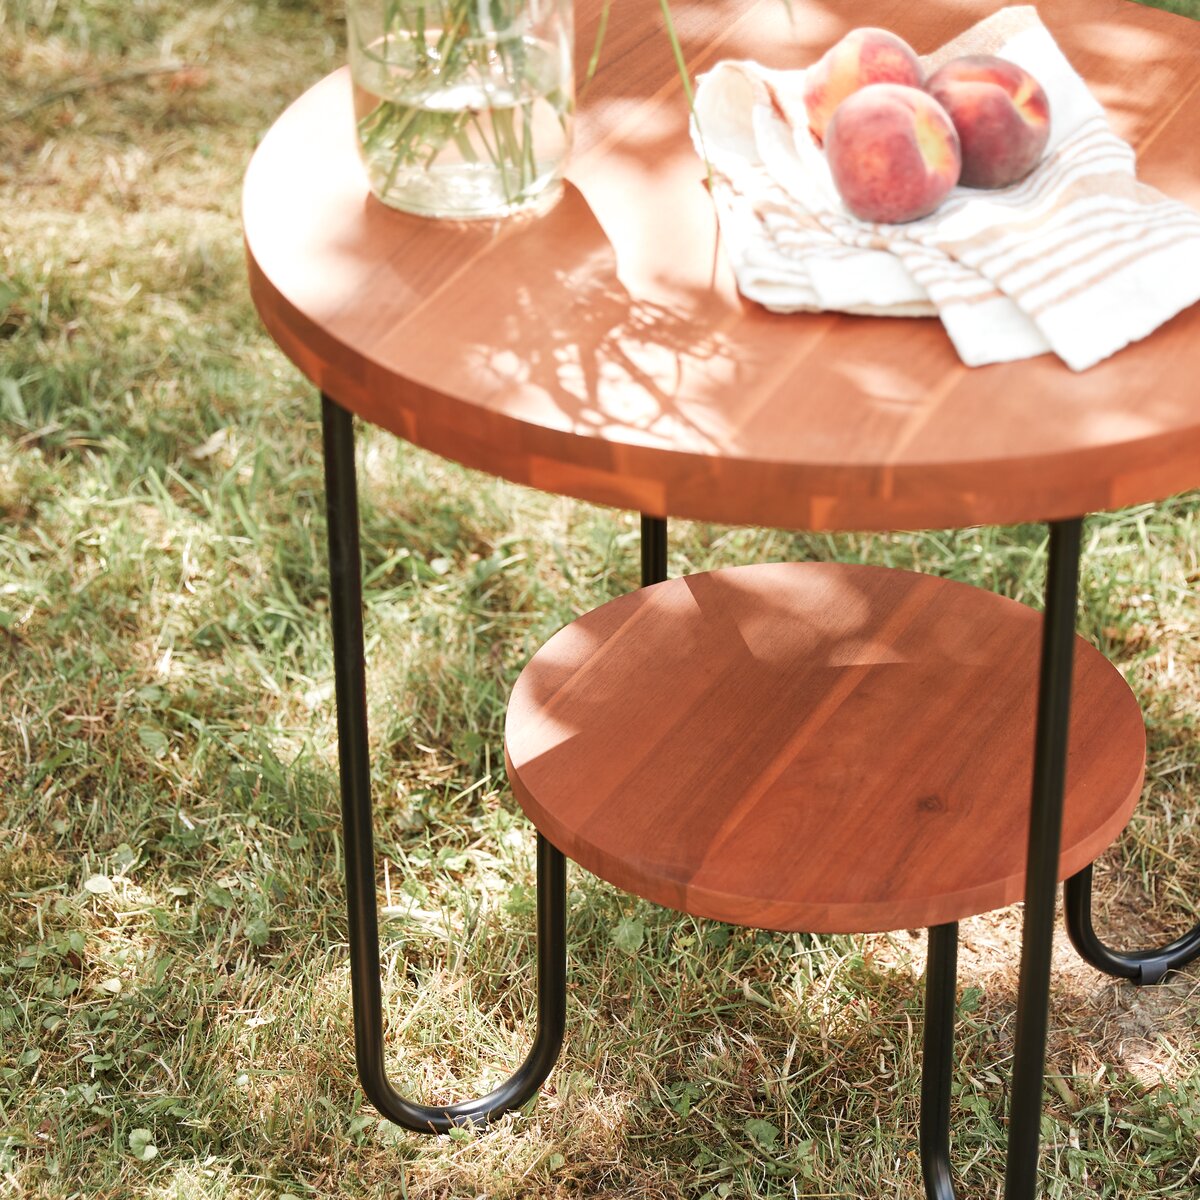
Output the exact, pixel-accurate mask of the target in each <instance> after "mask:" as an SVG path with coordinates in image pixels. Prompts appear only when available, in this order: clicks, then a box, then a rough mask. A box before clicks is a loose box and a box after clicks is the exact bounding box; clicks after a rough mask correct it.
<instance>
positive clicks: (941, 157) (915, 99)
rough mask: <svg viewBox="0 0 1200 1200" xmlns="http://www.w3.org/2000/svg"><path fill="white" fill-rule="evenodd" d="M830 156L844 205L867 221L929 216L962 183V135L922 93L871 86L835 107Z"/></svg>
mask: <svg viewBox="0 0 1200 1200" xmlns="http://www.w3.org/2000/svg"><path fill="white" fill-rule="evenodd" d="M825 154H826V158H827V159H828V160H829V170H830V172H831V173H832V175H833V182H834V183H835V184H836V185H837V189H838V192H839V193H840V194H841V197H842V199H843V200H844V201H845V203H846V207H847V208H848V209H849V210H850V211H851V212H852V213H853V214H854V215H855V216H856V217H860V218H861V219H862V220H864V221H884V222H887V223H888V224H898V223H899V222H901V221H915V220H916V219H917V218H918V217H924V216H928V214H929V213H931V212H933V210H934V209H935V208H937V206H938V205H939V204H941V202H942V201H943V200H944V199H945V198H946V196H947V195H948V194H949V192H950V189H951V188H952V187H954V185H955V184H956V183H957V182H958V174H959V170H960V169H961V166H962V159H961V157H960V155H959V148H958V134H956V133H955V132H954V126H953V125H952V124H951V122H950V118H949V117H948V116H947V115H946V113H945V112H944V111H943V109H942V107H941V105H940V104H938V102H937V101H936V100H934V99H933V98H932V97H931V96H929V95H927V94H926V93H925V92H922V91H919V90H918V89H917V88H911V87H902V86H901V85H899V84H895V83H873V84H871V85H870V86H869V87H865V88H863V89H862V90H861V91H857V92H855V93H854V95H852V96H849V97H847V98H846V99H845V100H843V101H842V103H841V104H839V105H838V109H837V111H836V112H835V113H834V114H833V120H831V121H830V122H829V128H828V129H827V130H826V132H825Z"/></svg>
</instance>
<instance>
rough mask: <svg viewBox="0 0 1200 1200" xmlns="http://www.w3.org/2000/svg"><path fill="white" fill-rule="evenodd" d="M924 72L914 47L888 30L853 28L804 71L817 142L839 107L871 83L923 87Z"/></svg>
mask: <svg viewBox="0 0 1200 1200" xmlns="http://www.w3.org/2000/svg"><path fill="white" fill-rule="evenodd" d="M924 82H925V71H924V69H923V68H922V66H921V62H920V60H919V59H918V58H917V56H916V54H915V53H914V52H913V48H912V47H911V46H910V45H909V44H908V43H907V42H906V41H905V40H904V39H903V38H899V37H897V36H896V35H895V34H894V33H889V32H888V31H887V30H886V29H875V28H872V27H871V26H865V27H864V28H862V29H852V30H851V31H850V32H849V33H848V34H846V36H845V37H844V38H842V40H841V41H840V42H838V43H837V44H836V45H833V46H831V47H830V48H829V49H828V50H826V51H825V53H824V54H823V55H822V56H821V57H820V58H819V59H818V60H817V61H816V62H815V63H813V65H812V66H811V67H809V68H808V70H807V71H806V72H805V74H804V107H805V108H806V109H807V110H808V127H809V129H811V130H812V133H813V137H815V138H816V139H817V142H818V144H819V143H821V142H822V141H824V138H825V128H826V126H827V125H828V124H829V119H830V117H832V116H833V114H834V111H835V110H836V108H837V106H838V105H839V104H841V102H842V101H843V100H845V98H846V97H847V96H849V95H850V94H851V93H852V92H857V91H858V89H859V88H862V87H866V86H867V84H869V83H903V84H906V85H907V86H908V87H918V88H919V87H921V85H922V84H923V83H924Z"/></svg>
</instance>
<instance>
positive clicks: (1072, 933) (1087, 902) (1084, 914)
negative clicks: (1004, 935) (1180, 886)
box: [1064, 865, 1200, 984]
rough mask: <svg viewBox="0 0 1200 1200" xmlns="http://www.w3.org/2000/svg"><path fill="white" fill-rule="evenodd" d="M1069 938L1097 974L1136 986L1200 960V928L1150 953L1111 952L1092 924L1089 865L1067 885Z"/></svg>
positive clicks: (1156, 979) (1196, 927)
mask: <svg viewBox="0 0 1200 1200" xmlns="http://www.w3.org/2000/svg"><path fill="white" fill-rule="evenodd" d="M1064 907H1065V911H1066V924H1067V935H1068V936H1069V937H1070V939H1071V944H1072V945H1073V946H1074V947H1075V949H1076V950H1077V951H1078V952H1079V955H1080V957H1081V958H1082V959H1083V960H1084V961H1085V962H1088V963H1091V965H1092V966H1093V967H1095V968H1096V970H1097V971H1104V972H1105V973H1106V974H1108V975H1115V976H1116V977H1117V978H1118V979H1128V980H1131V981H1132V982H1133V983H1137V984H1143V983H1158V982H1159V981H1160V980H1161V979H1162V978H1163V976H1165V975H1166V974H1167V972H1168V971H1174V970H1177V969H1178V968H1179V967H1183V966H1186V965H1187V964H1188V963H1190V962H1192V961H1193V960H1194V959H1196V958H1198V957H1200V925H1196V926H1194V927H1193V928H1192V929H1190V930H1189V931H1188V932H1187V933H1185V934H1184V935H1183V936H1182V937H1177V938H1176V939H1175V940H1174V941H1173V942H1168V943H1167V944H1166V945H1165V946H1161V947H1158V948H1152V949H1149V950H1111V949H1109V947H1108V946H1106V945H1105V944H1104V942H1102V941H1101V940H1100V937H1099V935H1098V934H1097V933H1096V930H1095V927H1094V926H1093V925H1092V868H1091V866H1090V865H1089V866H1086V867H1084V869H1083V870H1082V871H1080V872H1079V873H1078V874H1077V875H1072V876H1071V878H1070V879H1068V880H1067V883H1066V894H1065V906H1064Z"/></svg>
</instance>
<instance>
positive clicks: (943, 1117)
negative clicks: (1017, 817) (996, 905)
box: [921, 922, 958, 1200]
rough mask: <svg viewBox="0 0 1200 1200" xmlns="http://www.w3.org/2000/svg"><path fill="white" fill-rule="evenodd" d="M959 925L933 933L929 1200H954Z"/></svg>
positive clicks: (926, 1107)
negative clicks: (953, 1103) (952, 1167)
mask: <svg viewBox="0 0 1200 1200" xmlns="http://www.w3.org/2000/svg"><path fill="white" fill-rule="evenodd" d="M957 978H958V923H957V922H953V923H951V924H949V925H935V926H934V927H933V928H931V929H930V930H929V957H928V959H927V960H926V964H925V1038H924V1047H923V1051H922V1056H921V1174H922V1175H923V1176H924V1178H925V1195H926V1196H927V1197H928V1200H954V1181H953V1178H952V1177H951V1174H950V1085H951V1083H952V1082H953V1080H954V1014H955V994H954V993H955V984H956V982H957Z"/></svg>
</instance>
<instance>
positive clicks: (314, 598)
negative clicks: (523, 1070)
mask: <svg viewBox="0 0 1200 1200" xmlns="http://www.w3.org/2000/svg"><path fill="white" fill-rule="evenodd" d="M1164 6H1166V7H1173V8H1177V9H1181V8H1187V9H1190V11H1191V14H1192V15H1198V13H1200V3H1198V2H1197V0H1187V3H1186V4H1185V3H1184V0H1175V2H1174V3H1170V4H1165V5H1164ZM340 13H341V5H340V3H337V2H335V0H259V2H257V3H248V2H246V0H219V2H213V3H209V4H203V5H196V4H190V3H184V0H139V2H137V3H131V2H130V0H88V2H87V3H72V4H64V3H56V0H0V113H2V114H4V115H6V116H7V117H8V119H7V120H5V121H2V122H0V255H2V258H0V701H2V704H3V717H2V718H0V896H2V897H3V899H2V900H0V1034H2V1040H0V1195H3V1196H13V1197H17V1196H20V1197H23V1198H24V1197H29V1198H34V1197H38V1198H46V1200H51V1198H53V1200H61V1198H62V1197H81V1198H86V1200H107V1198H118V1197H122V1198H123V1197H139V1198H142V1197H144V1198H147V1200H150V1198H154V1200H184V1198H187V1200H191V1198H203V1200H232V1198H234V1197H237V1198H242V1197H245V1198H254V1200H260V1198H267V1197H272V1198H275V1200H284V1198H285V1197H289V1196H290V1197H293V1198H295V1197H301V1198H305V1200H307V1198H308V1197H336V1198H342V1197H380V1198H382V1197H388V1198H389V1200H392V1198H393V1197H405V1198H408V1200H433V1198H439V1200H440V1198H445V1200H451V1198H453V1200H459V1198H468V1200H469V1198H471V1197H489V1198H495V1200H502V1198H509V1197H525V1196H530V1197H533V1196H538V1197H563V1198H565V1197H650V1198H659V1197H661V1198H664V1200H665V1198H671V1200H675V1198H686V1200H711V1198H715V1197H726V1196H729V1197H735V1198H741V1197H759V1196H761V1197H779V1198H781V1200H782V1198H784V1197H817V1196H821V1197H835V1196H836V1197H894V1196H899V1197H915V1196H917V1195H918V1194H919V1186H920V1166H919V1159H918V1155H917V1128H916V1120H917V1098H918V1087H919V1076H918V1063H917V1059H918V1054H919V1047H920V1013H921V972H922V970H923V957H924V945H923V940H922V938H921V937H919V936H916V935H908V934H899V935H887V936H876V937H868V938H851V937H822V938H811V937H805V936H799V935H796V936H782V935H775V934H760V933H756V932H754V931H750V930H744V929H739V928H732V927H727V926H722V925H718V924H716V923H712V922H706V921H699V920H692V919H689V918H684V917H680V916H679V915H677V914H675V913H672V912H668V911H664V910H660V909H656V908H654V907H652V906H650V905H647V904H643V903H641V902H639V901H636V900H634V899H631V898H629V897H627V896H624V895H622V894H619V893H618V892H616V891H614V890H613V889H612V888H610V887H608V886H606V885H604V884H602V883H600V882H598V881H597V880H595V879H593V878H591V877H588V876H586V875H584V873H582V872H579V871H575V872H573V873H572V877H571V885H570V886H571V912H570V918H569V934H570V944H571V954H572V962H571V998H572V999H571V1006H570V1013H569V1025H568V1033H567V1041H566V1047H565V1051H564V1055H563V1058H562V1060H561V1061H560V1064H559V1066H558V1068H557V1070H556V1071H555V1073H554V1074H553V1076H552V1077H551V1080H550V1083H549V1085H548V1087H547V1089H546V1091H545V1093H544V1095H543V1096H542V1097H541V1098H540V1099H539V1100H538V1101H537V1103H536V1104H535V1105H533V1106H532V1108H531V1110H530V1111H529V1112H528V1113H525V1114H513V1115H510V1116H508V1117H506V1118H505V1119H504V1120H503V1121H502V1122H501V1123H500V1124H499V1125H498V1126H497V1127H495V1128H493V1129H491V1130H489V1131H486V1132H483V1133H475V1134H470V1133H465V1132H464V1133H462V1134H461V1135H460V1136H455V1137H441V1138H422V1137H420V1136H415V1135H410V1134H407V1133H404V1132H402V1131H399V1130H397V1129H396V1128H394V1127H392V1126H390V1125H388V1124H387V1123H385V1122H381V1121H380V1120H379V1119H378V1117H377V1116H376V1115H375V1114H374V1113H373V1111H371V1110H370V1109H369V1108H368V1107H365V1106H364V1104H363V1101H362V1098H361V1094H360V1091H359V1089H358V1086H357V1083H356V1080H355V1078H354V1071H353V1053H352V1041H351V1028H350V1009H349V981H348V974H347V963H346V947H345V920H344V915H343V909H342V901H341V869H342V860H341V854H340V850H339V839H338V836H337V829H338V800H337V792H336V775H335V772H336V738H335V728H334V714H333V708H332V690H333V683H332V669H331V661H330V654H331V651H330V642H329V637H330V635H329V629H328V621H327V613H326V603H325V598H324V590H325V568H324V550H323V548H324V516H323V508H322V505H323V491H322V478H321V464H320V450H319V409H318V404H317V400H316V397H315V395H314V393H313V390H312V388H311V386H310V385H309V384H307V383H306V382H305V381H304V380H303V379H302V378H301V377H300V376H299V375H298V373H297V372H296V371H295V370H294V368H292V366H291V365H290V364H289V363H288V362H287V361H286V360H285V359H284V358H283V356H282V355H281V354H280V353H279V352H278V351H277V350H276V349H275V347H274V345H273V344H272V343H271V341H270V340H269V339H268V338H267V337H266V335H265V334H264V333H263V332H262V330H261V328H260V326H259V324H258V321H257V318H256V315H255V312H254V309H253V307H252V305H251V303H250V300H249V297H248V295H247V291H246V285H245V276H244V265H243V259H242V247H241V242H240V230H239V216H238V192H239V183H240V178H241V174H242V172H243V170H244V168H245V164H246V162H247V160H248V158H249V156H250V154H251V152H252V150H253V147H254V145H255V141H256V139H257V137H258V136H259V135H260V134H261V132H262V131H263V130H264V129H265V128H266V127H267V126H268V125H269V124H270V122H271V121H272V120H273V119H274V117H275V116H276V115H277V114H278V113H279V111H280V110H281V109H282V108H283V106H284V105H285V104H286V103H287V102H288V101H289V100H290V99H292V98H293V97H294V96H295V95H296V94H298V93H299V91H300V90H301V89H302V88H303V87H305V86H306V85H307V84H308V83H310V82H312V81H314V80H315V79H317V78H318V77H320V76H321V75H323V74H324V73H325V72H327V71H328V70H330V69H331V68H332V67H333V66H335V65H337V64H338V63H339V62H340V61H341V59H342V56H343V48H342V47H343V33H342V27H341V21H340ZM298 202H301V201H300V199H299V198H298ZM360 448H361V459H360V471H361V478H362V480H363V490H364V495H363V503H364V554H365V557H366V564H367V589H366V590H367V617H366V622H367V636H368V658H369V671H370V673H369V678H370V687H371V694H370V705H371V714H372V721H373V726H372V735H373V738H372V744H373V768H374V773H375V781H376V789H377V797H378V808H379V814H378V821H379V824H378V828H379V836H380V854H381V859H382V860H383V867H382V868H381V874H382V877H381V903H383V904H384V905H385V911H386V912H387V913H388V914H389V915H390V916H392V917H394V918H395V919H394V920H390V921H388V922H387V923H386V925H385V937H386V940H387V964H386V980H385V998H386V1003H387V1007H388V1011H389V1012H390V1013H391V1014H393V1020H392V1023H391V1028H390V1045H391V1048H392V1069H393V1073H394V1075H395V1077H396V1078H397V1080H399V1081H401V1082H402V1084H403V1086H405V1087H406V1088H407V1089H408V1090H409V1091H410V1092H411V1093H413V1094H416V1095H419V1096H421V1097H424V1098H430V1099H447V1098H452V1097H454V1096H456V1095H458V1094H460V1093H467V1092H470V1093H474V1092H476V1091H478V1090H479V1089H481V1088H484V1087H485V1086H487V1085H488V1084H489V1083H491V1082H495V1081H496V1080H497V1079H498V1078H499V1077H500V1076H501V1075H503V1074H506V1073H507V1071H508V1070H509V1069H511V1067H512V1065H514V1064H515V1063H516V1062H517V1061H518V1059H519V1058H520V1057H521V1055H523V1053H524V1051H525V1047H526V1045H527V1038H528V1035H529V1033H530V1030H531V1019H530V1018H531V1012H532V1004H533V990H532V978H531V973H530V971H531V965H532V956H533V944H532V902H533V892H532V885H533V853H532V850H533V839H532V836H531V833H530V830H529V828H528V826H527V824H526V823H525V821H524V820H523V819H522V817H521V816H520V814H519V813H518V811H517V810H516V808H515V805H514V804H513V801H512V799H511V796H510V795H509V794H508V791H507V788H506V784H505V780H504V771H503V763H502V760H501V757H500V752H499V746H500V730H501V722H502V718H503V712H504V704H505V698H506V695H507V689H508V688H509V686H510V685H511V682H512V680H513V678H514V677H515V675H516V672H517V671H518V670H519V669H520V667H521V665H522V664H523V662H524V661H525V660H526V659H527V657H528V656H529V654H530V653H531V652H532V650H533V648H534V647H536V646H537V645H539V644H540V643H541V642H542V641H544V640H545V639H546V638H547V637H548V636H549V635H550V633H551V632H552V631H553V630H555V629H556V628H557V627H559V626H560V625H561V624H562V623H564V622H565V621H567V620H569V619H570V618H571V617H573V616H574V615H576V614H578V613H579V612H582V611H584V610H586V609H588V608H590V607H592V606H594V605H595V604H597V603H599V602H601V601H603V600H604V599H607V598H609V597H611V596H613V595H616V594H619V593H621V592H623V591H626V590H627V589H629V588H631V587H633V586H634V585H635V581H636V573H637V558H638V538H637V527H636V522H635V519H634V518H633V517H631V516H630V515H628V514H620V513H613V512H609V511H607V510H601V509H597V508H592V507H589V506H587V505H584V504H578V503H574V502H569V501H566V500H560V499H554V498H550V497H547V496H543V495H538V494H535V493H533V492H529V491H525V490H522V489H520V488H517V487H513V486H509V485H506V484H502V483H496V482H493V481H490V480H486V479H483V478H481V477H479V476H476V475H472V474H471V473H469V472H467V471H465V470H462V469H459V468H457V467H455V466H453V465H450V464H447V463H446V462H443V461H441V460H439V459H436V458H434V457H431V456H429V455H426V454H423V453H421V452H417V451H414V450H412V449H411V448H408V447H406V446H403V445H401V444H399V443H398V442H397V441H396V440H395V439H393V438H391V437H389V436H386V435H375V434H373V433H371V432H370V431H364V433H363V436H362V438H361V442H360ZM1086 537H1087V543H1088V548H1087V557H1086V571H1085V576H1084V580H1083V585H1082V586H1083V596H1084V603H1083V611H1082V616H1081V629H1082V632H1083V633H1084V635H1085V636H1086V637H1088V638H1089V639H1091V640H1092V641H1093V642H1095V643H1096V644H1097V645H1098V646H1099V647H1100V648H1101V649H1102V650H1103V651H1104V652H1105V653H1106V654H1108V655H1109V656H1110V657H1111V658H1112V659H1113V660H1114V661H1115V662H1116V663H1117V665H1118V666H1119V667H1120V669H1121V670H1122V671H1123V672H1124V674H1125V675H1126V677H1127V678H1128V679H1129V681H1130V683H1131V685H1132V686H1133V688H1134V689H1135V691H1136V692H1137V695H1138V697H1139V698H1140V700H1141V702H1142V704H1143V706H1144V709H1145V712H1146V716H1147V721H1148V726H1149V736H1150V747H1151V750H1150V761H1149V768H1148V776H1147V786H1146V792H1145V795H1144V798H1143V801H1142V804H1141V805H1140V807H1139V809H1138V813H1137V816H1136V818H1135V821H1134V824H1133V826H1132V827H1131V829H1130V831H1129V833H1128V834H1127V835H1126V836H1125V837H1124V839H1123V840H1122V841H1121V843H1120V844H1119V846H1118V847H1117V848H1116V849H1114V850H1113V851H1112V852H1111V853H1109V854H1108V855H1106V856H1105V857H1104V859H1103V860H1102V862H1101V867H1100V870H1099V893H1100V897H1101V899H1100V923H1101V927H1102V928H1104V929H1105V930H1108V931H1111V933H1112V936H1113V939H1114V940H1115V941H1118V942H1119V943H1121V944H1130V943H1137V944H1144V943H1149V942H1152V941H1156V940H1159V939H1162V938H1165V937H1168V936H1173V934H1174V933H1176V932H1178V931H1179V930H1180V929H1181V928H1182V927H1183V926H1185V925H1186V924H1189V923H1191V922H1192V921H1194V920H1195V919H1196V918H1197V911H1196V909H1197V904H1196V898H1197V897H1198V896H1200V822H1198V819H1197V817H1198V813H1197V799H1198V797H1200V745H1198V743H1197V725H1198V724H1200V606H1198V605H1197V602H1196V584H1197V581H1200V499H1198V498H1197V497H1195V496H1191V497H1184V498H1181V499H1178V500H1175V501H1173V502H1171V503H1167V504H1162V505H1158V506H1151V507H1144V508H1138V509H1133V510H1127V511H1124V512H1121V513H1118V514H1115V515H1111V516H1103V517H1097V518H1095V519H1093V520H1091V521H1090V522H1089V524H1088V528H1087V532H1086ZM793 557H806V558H817V559H841V560H848V561H860V560H869V561H872V562H876V563H892V564H896V565H901V566H907V567H914V568H917V569H920V570H924V571H929V572H933V573H937V574H942V575H947V576H952V577H956V578H962V579H967V580H970V581H972V582H977V583H981V584H984V585H986V586H989V587H992V588H994V589H996V590H998V591H1001V592H1003V593H1005V594H1007V595H1010V596H1014V597H1016V598H1018V599H1022V600H1026V601H1030V602H1035V603H1036V602H1037V601H1038V594H1039V589H1040V579H1041V573H1042V570H1043V567H1044V562H1045V545H1044V540H1043V534H1042V531H1041V530H1039V529H1036V528H1015V529H1006V530H1001V531H979V530H970V531H966V532H962V533H929V534H921V535H908V536H899V535H897V536H870V537H839V538H831V537H797V536H791V535H785V534H780V533H773V532H763V531H750V530H734V529H724V528H715V527H710V526H700V525H685V524H684V523H676V524H674V525H673V527H672V558H671V569H672V572H673V573H680V572H684V571H693V570H700V569H705V568H708V567H711V566H715V565H720V564H729V563H735V562H748V561H754V560H758V561H761V560H767V559H785V558H793ZM962 933H963V949H962V952H961V964H960V996H961V1002H960V1010H959V1046H960V1057H959V1063H958V1066H957V1070H956V1075H955V1084H954V1089H955V1099H954V1114H953V1117H954V1129H955V1147H954V1154H955V1159H956V1162H957V1164H958V1170H959V1175H958V1183H959V1186H960V1188H961V1194H962V1195H964V1196H973V1197H985V1196H987V1197H991V1196H996V1195H998V1188H999V1186H1000V1179H1001V1174H1002V1164H1003V1154H1002V1148H1003V1144H1004V1131H1005V1120H1006V1105H1007V1084H1008V1081H1009V1078H1010V1065H1011V1050H1012V1034H1013V1015H1014V997H1015V985H1016V967H1017V952H1018V933H1019V912H1018V911H1017V910H1015V909H1013V910H1006V911H1003V912H1000V913H996V914H992V915H990V916H988V917H986V918H979V919H975V920H971V921H968V922H965V923H964V925H963V928H962ZM1198 985H1200V970H1191V971H1188V972H1185V973H1183V974H1181V975H1179V976H1176V977H1173V978H1172V979H1171V980H1169V981H1168V982H1167V983H1165V984H1164V985H1162V986H1160V987H1157V988H1154V989H1148V990H1144V991H1137V990H1135V989H1132V988H1130V987H1128V986H1124V985H1117V984H1115V983H1112V982H1110V981H1107V980H1105V979H1103V978H1101V977H1100V976H1098V975H1097V974H1096V973H1095V972H1093V971H1092V970H1090V969H1089V968H1086V967H1084V966H1082V965H1081V964H1080V963H1079V962H1078V960H1077V959H1075V957H1074V956H1073V954H1072V953H1071V951H1070V950H1069V947H1067V945H1066V943H1065V939H1063V940H1061V941H1060V944H1059V946H1058V949H1057V952H1056V974H1055V981H1054V997H1053V1005H1054V1007H1053V1024H1052V1028H1051V1035H1050V1049H1049V1071H1050V1073H1051V1079H1050V1084H1051V1086H1050V1087H1049V1089H1048V1100H1047V1107H1046V1114H1045V1120H1044V1126H1043V1132H1044V1139H1045V1144H1046V1151H1045V1155H1044V1170H1045V1176H1044V1178H1045V1184H1046V1193H1045V1194H1046V1195H1047V1196H1051V1197H1067V1196H1070V1197H1071V1198H1072V1200H1078V1198H1080V1197H1112V1198H1114V1200H1115V1198H1118V1197H1120V1198H1126V1197H1139V1198H1140V1197H1151V1196H1164V1197H1174V1198H1183V1197H1188V1196H1194V1195H1197V1194H1200V1143H1198V1140H1197V1139H1198V1137H1200V1052H1198V1050H1197V1046H1198V1044H1200V1042H1198V1037H1197V1035H1198V1033H1200V995H1198V994H1197V988H1198Z"/></svg>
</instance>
